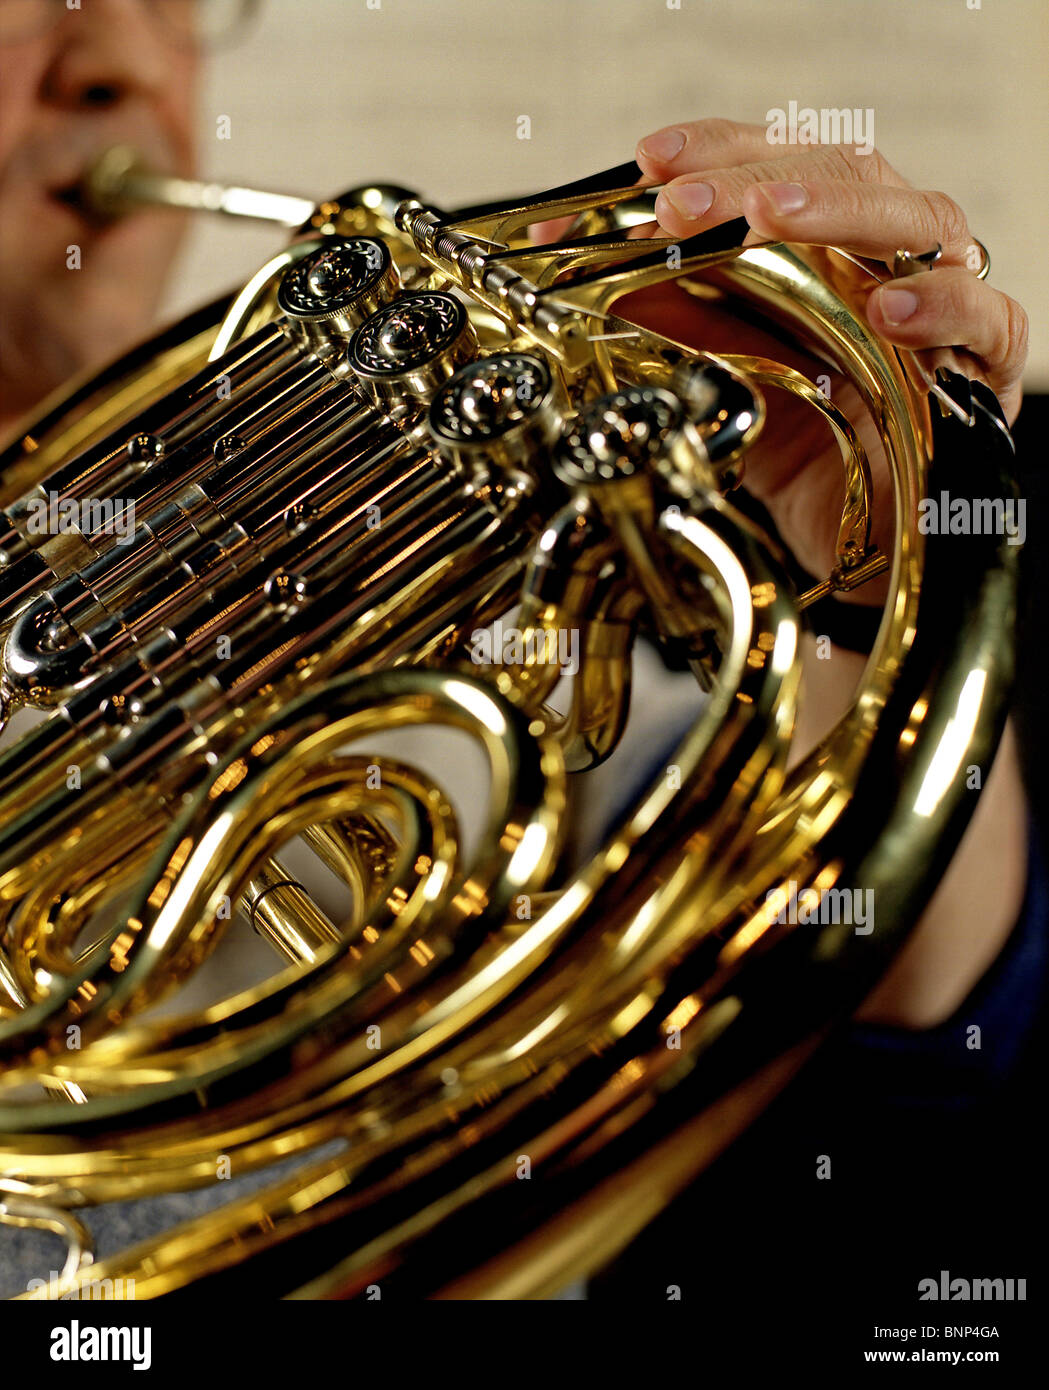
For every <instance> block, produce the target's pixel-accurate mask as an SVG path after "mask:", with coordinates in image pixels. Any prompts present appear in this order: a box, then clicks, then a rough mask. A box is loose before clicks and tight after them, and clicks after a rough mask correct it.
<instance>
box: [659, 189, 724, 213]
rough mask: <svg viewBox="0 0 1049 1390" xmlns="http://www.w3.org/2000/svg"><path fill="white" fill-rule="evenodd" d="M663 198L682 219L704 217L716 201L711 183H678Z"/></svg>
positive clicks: (667, 190) (663, 194)
mask: <svg viewBox="0 0 1049 1390" xmlns="http://www.w3.org/2000/svg"><path fill="white" fill-rule="evenodd" d="M661 196H662V197H664V198H666V199H667V201H668V202H669V203H670V206H671V207H672V208H674V209H675V210H676V211H677V212H678V214H679V215H680V216H681V217H702V216H703V214H704V213H705V212H707V211H708V210H709V208H710V205H711V203H712V202H713V201H714V189H713V186H712V185H711V184H709V183H676V184H674V186H673V187H672V188H664V189H663V192H662V194H661Z"/></svg>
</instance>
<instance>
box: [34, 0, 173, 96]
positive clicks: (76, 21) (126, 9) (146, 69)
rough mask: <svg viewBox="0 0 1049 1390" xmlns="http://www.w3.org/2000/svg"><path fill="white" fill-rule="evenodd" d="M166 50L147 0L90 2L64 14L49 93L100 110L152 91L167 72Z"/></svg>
mask: <svg viewBox="0 0 1049 1390" xmlns="http://www.w3.org/2000/svg"><path fill="white" fill-rule="evenodd" d="M63 8H64V7H63ZM169 50H170V44H169V41H168V40H167V39H166V38H165V35H164V32H163V30H162V29H161V27H160V26H159V25H158V24H157V23H156V22H155V21H154V18H152V17H151V15H150V7H149V4H148V0H92V3H91V4H90V5H84V6H83V7H82V8H81V9H71V10H67V11H66V13H65V14H64V15H63V16H62V19H61V21H60V23H59V28H58V32H57V33H56V51H55V57H54V60H53V62H52V65H51V68H50V70H49V72H48V76H47V83H46V91H47V96H48V98H49V99H50V100H51V101H53V102H55V103H56V104H58V105H61V106H64V107H66V108H78V109H96V110H104V109H106V108H108V107H112V106H116V105H118V104H119V103H120V102H122V101H124V100H126V99H128V98H129V97H134V96H141V95H150V94H154V93H156V92H158V91H159V90H161V89H162V88H163V86H164V84H165V81H166V78H167V74H168V72H169V71H170V51H169Z"/></svg>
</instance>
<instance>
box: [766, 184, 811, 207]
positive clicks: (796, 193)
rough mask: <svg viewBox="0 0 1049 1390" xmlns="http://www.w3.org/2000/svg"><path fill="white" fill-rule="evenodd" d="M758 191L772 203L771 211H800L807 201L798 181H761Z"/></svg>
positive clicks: (804, 191)
mask: <svg viewBox="0 0 1049 1390" xmlns="http://www.w3.org/2000/svg"><path fill="white" fill-rule="evenodd" d="M758 191H759V192H760V193H763V194H764V195H765V197H766V198H767V199H768V200H769V202H770V203H771V204H772V210H773V212H800V211H801V209H802V208H803V207H804V206H805V205H806V203H807V202H808V201H809V195H808V192H807V191H806V190H805V189H804V188H803V187H802V186H801V184H800V183H763V184H760V185H759V186H758Z"/></svg>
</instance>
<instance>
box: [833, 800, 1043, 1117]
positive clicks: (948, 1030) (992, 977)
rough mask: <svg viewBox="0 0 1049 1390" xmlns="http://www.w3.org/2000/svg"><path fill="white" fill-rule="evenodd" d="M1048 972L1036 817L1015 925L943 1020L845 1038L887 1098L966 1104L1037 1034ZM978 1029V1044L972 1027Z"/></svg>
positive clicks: (1003, 1073)
mask: <svg viewBox="0 0 1049 1390" xmlns="http://www.w3.org/2000/svg"><path fill="white" fill-rule="evenodd" d="M1047 978H1049V869H1047V867H1046V862H1045V857H1044V854H1043V852H1042V848H1041V845H1040V843H1039V839H1038V833H1037V829H1036V827H1035V826H1034V825H1033V824H1030V825H1029V829H1028V854H1027V887H1026V890H1025V892H1024V900H1023V904H1022V906H1021V908H1020V914H1019V917H1018V919H1017V922H1016V926H1015V927H1014V928H1013V930H1012V932H1011V933H1010V936H1009V939H1008V940H1007V941H1006V943H1005V945H1004V946H1003V947H1002V950H1001V951H1000V952H999V954H998V956H997V958H996V960H995V961H994V964H993V965H992V966H991V967H990V968H989V969H988V970H987V972H986V973H985V974H984V975H983V976H982V978H981V979H980V980H978V981H977V983H976V984H975V985H974V986H973V988H972V990H971V991H970V992H969V994H968V996H967V997H966V998H965V999H964V1000H963V1001H962V1003H961V1004H960V1005H959V1007H958V1008H957V1009H956V1010H955V1012H954V1013H953V1014H952V1015H951V1017H950V1018H949V1019H946V1020H945V1021H944V1022H943V1023H941V1024H939V1025H937V1026H936V1027H935V1028H926V1029H923V1030H921V1031H920V1032H912V1031H909V1030H906V1029H901V1028H890V1027H885V1026H882V1025H876V1024H866V1023H864V1024H860V1023H855V1024H852V1025H851V1026H850V1028H849V1030H848V1032H847V1033H846V1035H845V1036H844V1037H843V1038H842V1040H841V1044H842V1046H843V1048H845V1049H848V1050H849V1052H850V1053H851V1057H846V1058H844V1059H843V1065H844V1066H846V1067H847V1066H849V1065H850V1062H851V1063H852V1064H853V1065H855V1066H857V1067H862V1069H863V1070H864V1072H866V1073H868V1079H869V1080H873V1078H874V1076H875V1074H877V1076H878V1090H879V1091H881V1092H882V1094H883V1096H884V1098H885V1100H886V1101H888V1102H889V1103H890V1104H896V1105H901V1106H910V1105H920V1106H922V1107H928V1106H930V1105H940V1106H945V1107H948V1108H952V1109H958V1108H965V1107H969V1106H971V1105H973V1104H976V1103H978V1102H980V1101H983V1100H986V1099H987V1098H988V1097H989V1096H990V1095H992V1094H993V1093H994V1092H995V1090H996V1089H997V1088H998V1087H1000V1086H1001V1085H1002V1084H1003V1083H1004V1082H1006V1081H1007V1080H1008V1078H1009V1077H1010V1076H1011V1075H1012V1073H1013V1072H1014V1070H1015V1068H1016V1066H1017V1064H1018V1063H1019V1060H1020V1058H1021V1056H1022V1055H1023V1052H1024V1050H1025V1047H1026V1046H1027V1044H1028V1043H1029V1041H1030V1040H1031V1038H1032V1037H1033V1034H1034V1030H1035V1026H1036V1024H1037V1022H1038V1018H1039V1014H1040V1011H1041V1009H1042V1007H1043V1005H1044V1002H1045V993H1046V981H1047ZM974 1025H975V1026H976V1027H978V1028H979V1030H980V1032H979V1034H978V1035H977V1036H978V1038H979V1047H975V1048H974V1047H973V1046H971V1039H972V1036H973V1035H971V1034H970V1031H969V1030H970V1029H971V1028H972V1027H973V1026H974Z"/></svg>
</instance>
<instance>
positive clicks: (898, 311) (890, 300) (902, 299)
mask: <svg viewBox="0 0 1049 1390" xmlns="http://www.w3.org/2000/svg"><path fill="white" fill-rule="evenodd" d="M878 307H879V308H880V309H881V311H882V314H883V315H884V316H885V322H886V323H905V322H906V320H907V319H909V318H910V317H911V315H912V314H913V313H914V312H915V310H916V309H917V308H918V296H917V295H916V294H913V293H912V292H911V291H910V290H881V291H880V292H879V294H878Z"/></svg>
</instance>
